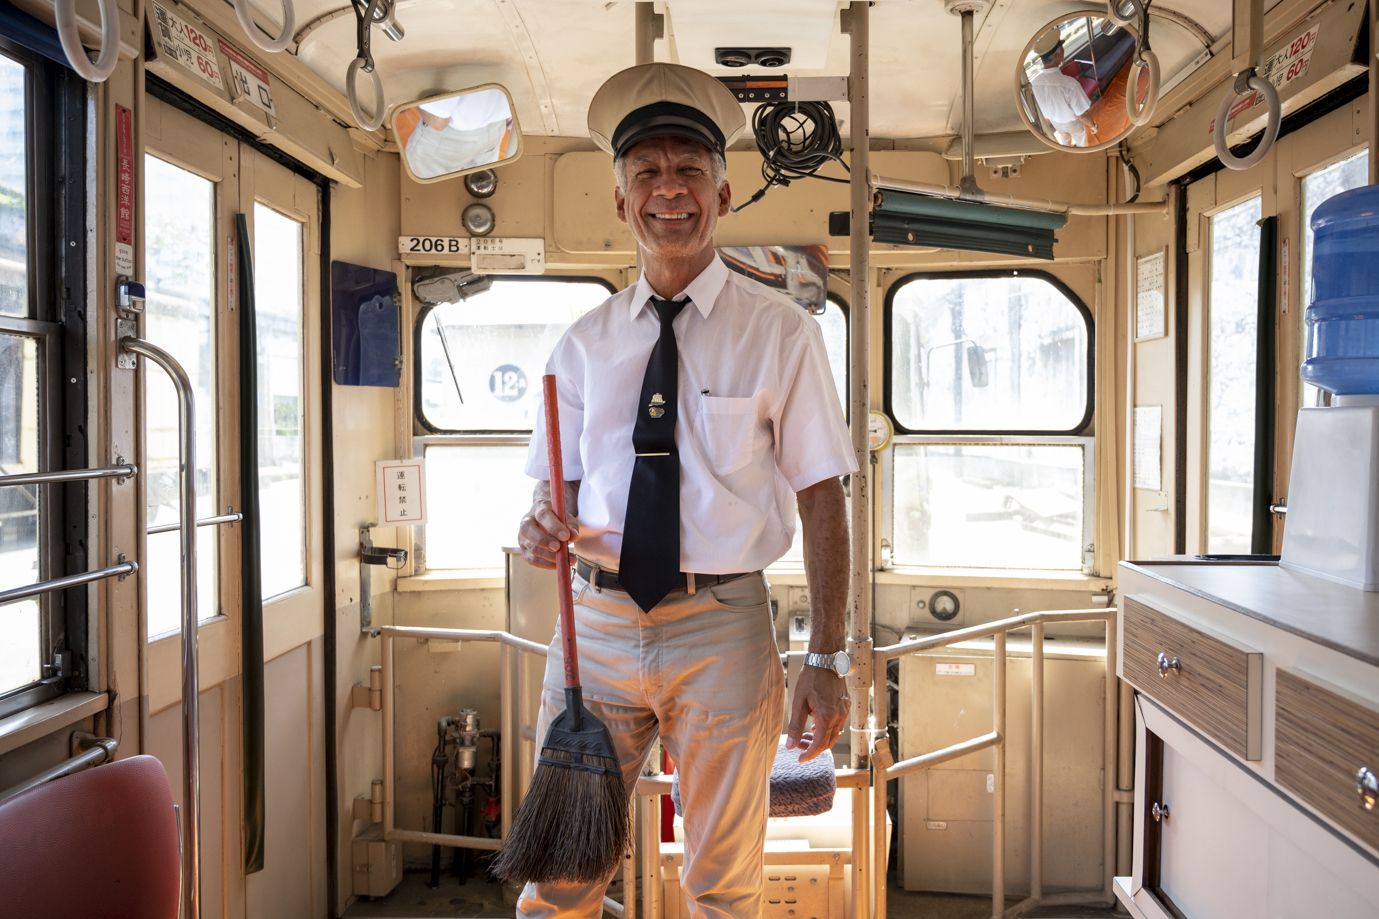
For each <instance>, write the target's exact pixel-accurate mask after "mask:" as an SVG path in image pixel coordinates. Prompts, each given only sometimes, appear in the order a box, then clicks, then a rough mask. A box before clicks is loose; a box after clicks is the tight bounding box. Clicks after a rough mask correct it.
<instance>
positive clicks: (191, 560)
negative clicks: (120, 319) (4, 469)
mask: <svg viewBox="0 0 1379 919" xmlns="http://www.w3.org/2000/svg"><path fill="white" fill-rule="evenodd" d="M120 350H121V351H128V352H130V353H131V354H137V355H139V356H140V357H144V358H147V359H148V360H151V361H152V362H153V363H155V364H157V365H158V366H159V367H162V368H163V371H164V372H165V373H167V375H168V377H169V378H170V379H171V380H172V385H173V388H174V389H175V390H177V423H178V425H177V426H178V440H179V453H180V457H179V459H180V461H181V480H180V482H179V483H178V484H179V486H180V487H179V491H180V493H181V500H180V507H179V508H178V513H179V517H180V521H181V522H180V530H181V532H180V533H179V534H178V535H179V538H180V541H181V544H182V566H181V567H182V571H181V576H182V764H183V786H182V788H183V794H182V814H183V821H182V827H183V843H184V845H183V846H182V919H200V917H201V755H200V751H199V748H198V744H199V743H200V734H201V732H200V701H201V700H200V698H199V697H198V696H197V687H198V685H199V680H198V677H197V656H196V638H197V626H198V618H197V614H196V412H195V410H194V394H193V391H192V382H191V378H190V377H189V376H187V371H186V370H185V369H183V367H182V365H181V364H180V363H178V362H177V359H176V358H175V357H173V356H172V355H171V354H169V353H168V352H167V351H164V350H163V349H162V348H160V347H158V346H157V345H155V344H153V343H152V342H148V341H144V340H143V339H141V338H136V337H134V336H132V335H126V336H124V337H122V338H121V339H120Z"/></svg>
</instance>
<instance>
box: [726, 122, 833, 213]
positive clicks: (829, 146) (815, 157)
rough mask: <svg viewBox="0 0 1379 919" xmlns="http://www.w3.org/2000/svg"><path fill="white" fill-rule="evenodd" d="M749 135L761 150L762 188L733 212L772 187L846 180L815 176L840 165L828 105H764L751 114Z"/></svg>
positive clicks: (756, 199)
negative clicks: (763, 180)
mask: <svg viewBox="0 0 1379 919" xmlns="http://www.w3.org/2000/svg"><path fill="white" fill-rule="evenodd" d="M752 136H753V137H754V138H755V139H756V142H757V149H758V150H760V151H761V158H762V160H761V177H762V178H763V179H765V181H766V184H765V185H763V186H762V187H761V188H760V189H759V190H758V191H757V192H756V193H755V194H753V195H752V197H750V198H748V199H747V200H746V201H745V202H743V203H742V204H739V205H738V206H737V207H735V208H733V213H734V214H736V213H737V212H738V211H740V210H742V209H743V208H745V207H747V206H748V205H751V204H755V203H757V202H758V201H760V200H761V199H762V198H763V197H764V196H765V195H766V192H768V191H769V190H770V189H771V186H773V185H779V186H781V187H784V186H786V185H789V184H790V183H791V182H793V181H794V180H796V179H808V178H816V179H823V180H824V181H827V182H847V181H848V180H847V179H840V178H835V177H833V176H821V175H816V173H817V172H818V171H819V170H820V169H822V168H823V167H824V166H826V165H828V164H829V163H837V164H838V165H839V166H842V167H843V171H844V172H847V171H848V166H847V163H845V162H843V157H842V153H843V137H842V135H841V134H840V133H839V131H838V119H837V118H836V117H835V116H834V114H833V106H831V105H829V104H828V103H827V102H764V103H762V104H761V105H759V106H757V110H756V112H754V113H753V115H752Z"/></svg>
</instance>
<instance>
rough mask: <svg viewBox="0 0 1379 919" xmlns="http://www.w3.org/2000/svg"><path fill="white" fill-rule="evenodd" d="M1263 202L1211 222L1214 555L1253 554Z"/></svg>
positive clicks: (1210, 531) (1210, 508) (1210, 535)
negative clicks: (1258, 313)
mask: <svg viewBox="0 0 1379 919" xmlns="http://www.w3.org/2000/svg"><path fill="white" fill-rule="evenodd" d="M1259 218H1260V199H1259V196H1258V195H1256V196H1254V197H1252V198H1250V199H1248V200H1246V201H1242V202H1241V203H1239V204H1236V205H1234V206H1233V207H1230V208H1227V209H1226V210H1224V211H1221V212H1220V213H1218V214H1215V215H1214V216H1212V218H1211V250H1210V271H1211V281H1210V285H1211V286H1210V294H1209V300H1208V307H1207V313H1208V320H1207V322H1208V329H1207V349H1208V352H1209V362H1210V363H1209V370H1208V375H1207V376H1208V379H1207V551H1208V552H1238V553H1247V552H1249V551H1250V546H1251V533H1252V531H1253V516H1252V504H1251V502H1252V500H1253V495H1254V448H1255V339H1256V338H1257V311H1258V302H1257V301H1258V295H1259V294H1258V292H1259Z"/></svg>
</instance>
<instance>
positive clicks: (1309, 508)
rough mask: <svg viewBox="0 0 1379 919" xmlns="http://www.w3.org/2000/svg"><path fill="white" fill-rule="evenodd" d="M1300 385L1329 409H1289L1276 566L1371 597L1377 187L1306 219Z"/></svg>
mask: <svg viewBox="0 0 1379 919" xmlns="http://www.w3.org/2000/svg"><path fill="white" fill-rule="evenodd" d="M1312 231H1313V240H1314V250H1313V252H1314V254H1313V257H1312V295H1313V300H1312V303H1311V304H1310V305H1309V306H1308V307H1307V313H1306V323H1307V344H1306V350H1305V360H1304V361H1303V364H1302V378H1303V379H1304V380H1306V381H1307V382H1309V383H1312V384H1313V385H1315V386H1318V387H1320V388H1321V389H1324V390H1326V391H1327V392H1329V393H1331V405H1329V406H1325V407H1320V408H1304V409H1302V410H1300V411H1299V412H1298V426H1297V433H1296V436H1295V438H1294V441H1293V469H1292V475H1291V477H1290V480H1289V485H1288V523H1287V526H1286V527H1285V529H1284V537H1283V555H1282V558H1281V560H1280V562H1279V564H1280V565H1281V566H1283V567H1284V568H1289V569H1292V570H1295V571H1303V572H1307V573H1309V574H1314V575H1318V576H1320V577H1324V578H1327V579H1329V580H1333V581H1338V582H1340V583H1342V584H1348V585H1350V586H1352V587H1358V588H1360V589H1362V590H1379V186H1375V185H1371V186H1366V187H1364V188H1356V189H1352V190H1351V191H1347V192H1343V193H1341V194H1339V195H1336V196H1335V197H1333V198H1330V199H1328V200H1327V201H1325V202H1323V203H1322V204H1321V206H1320V207H1318V208H1317V210H1316V211H1315V212H1314V214H1313V216H1312Z"/></svg>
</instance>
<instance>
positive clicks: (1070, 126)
mask: <svg viewBox="0 0 1379 919" xmlns="http://www.w3.org/2000/svg"><path fill="white" fill-rule="evenodd" d="M1034 53H1035V54H1037V55H1039V60H1040V62H1041V63H1042V64H1043V65H1044V67H1043V69H1042V70H1040V71H1039V72H1037V73H1036V74H1035V75H1034V76H1032V77H1030V81H1029V85H1030V88H1031V89H1032V90H1033V91H1034V101H1035V102H1037V103H1038V104H1039V111H1041V112H1043V113H1044V117H1045V118H1047V119H1048V120H1049V123H1050V124H1051V125H1053V136H1054V140H1056V141H1057V142H1058V143H1060V144H1062V145H1063V146H1065V147H1085V146H1087V140H1088V136H1089V135H1088V132H1091V133H1092V134H1095V133H1096V129H1097V126H1096V122H1095V121H1093V120H1092V115H1091V108H1092V102H1091V100H1090V99H1088V98H1087V93H1086V92H1085V91H1084V90H1083V89H1082V84H1081V83H1079V82H1078V81H1077V80H1076V79H1075V78H1073V77H1070V76H1068V75H1067V74H1066V73H1064V72H1063V71H1062V69H1061V68H1062V66H1063V39H1062V38H1061V37H1060V36H1059V34H1058V30H1057V29H1049V31H1047V32H1045V33H1044V34H1043V35H1041V36H1039V40H1038V41H1037V42H1035V44H1034Z"/></svg>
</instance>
